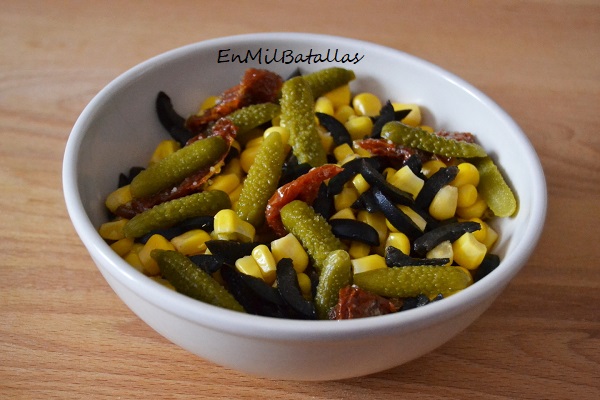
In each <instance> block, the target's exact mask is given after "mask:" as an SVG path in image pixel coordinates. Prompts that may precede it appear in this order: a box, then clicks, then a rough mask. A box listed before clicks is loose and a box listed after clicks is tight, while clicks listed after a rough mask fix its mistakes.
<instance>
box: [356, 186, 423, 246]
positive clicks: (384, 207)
mask: <svg viewBox="0 0 600 400" xmlns="http://www.w3.org/2000/svg"><path fill="white" fill-rule="evenodd" d="M369 192H370V193H371V195H372V196H373V202H374V203H375V204H377V209H378V210H380V211H381V212H382V213H383V215H385V217H386V218H387V219H388V221H389V222H390V223H391V224H392V226H393V227H395V228H396V229H398V231H400V232H403V233H404V234H405V235H406V236H408V238H409V239H411V240H414V239H415V238H417V237H419V236H421V235H422V233H423V232H421V229H420V228H419V227H418V226H417V225H416V224H415V223H414V222H413V220H412V219H411V218H410V217H409V216H408V215H406V214H405V213H404V212H403V211H402V210H400V209H399V208H398V207H396V205H395V204H394V203H393V202H391V201H390V199H388V198H387V196H386V195H385V194H384V193H383V192H382V191H381V190H380V189H379V188H377V187H371V188H370V189H369V190H367V191H366V192H365V193H369ZM365 193H363V194H365Z"/></svg>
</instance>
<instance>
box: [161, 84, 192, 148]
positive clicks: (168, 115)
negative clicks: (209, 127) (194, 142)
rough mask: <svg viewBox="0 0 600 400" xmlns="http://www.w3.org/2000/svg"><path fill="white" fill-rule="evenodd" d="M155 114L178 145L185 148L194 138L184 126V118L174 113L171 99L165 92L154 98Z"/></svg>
mask: <svg viewBox="0 0 600 400" xmlns="http://www.w3.org/2000/svg"><path fill="white" fill-rule="evenodd" d="M156 114H157V115H158V120H159V121H160V123H161V125H162V126H163V127H164V128H165V129H166V130H167V131H168V132H169V134H170V135H171V137H172V138H173V139H175V140H176V141H177V142H178V143H179V144H180V145H182V146H185V144H186V143H187V141H188V140H189V139H191V138H192V137H194V134H193V133H192V131H190V130H189V129H187V128H186V126H185V118H183V117H182V116H181V115H179V114H178V113H177V112H176V111H175V109H174V108H173V103H171V98H170V97H169V96H168V95H167V94H166V93H165V92H159V93H158V96H157V97H156Z"/></svg>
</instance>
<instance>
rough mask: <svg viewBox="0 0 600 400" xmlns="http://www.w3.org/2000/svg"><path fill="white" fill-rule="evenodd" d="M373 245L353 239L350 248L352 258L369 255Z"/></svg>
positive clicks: (349, 252)
mask: <svg viewBox="0 0 600 400" xmlns="http://www.w3.org/2000/svg"><path fill="white" fill-rule="evenodd" d="M370 252H371V246H370V245H368V244H367V243H364V242H358V241H356V240H353V241H352V242H351V243H350V247H349V248H348V254H350V257H351V258H362V257H366V256H368V255H369V253H370Z"/></svg>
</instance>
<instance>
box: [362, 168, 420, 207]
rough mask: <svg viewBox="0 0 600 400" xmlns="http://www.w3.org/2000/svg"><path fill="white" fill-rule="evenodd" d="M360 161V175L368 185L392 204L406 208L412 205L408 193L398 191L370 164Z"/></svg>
mask: <svg viewBox="0 0 600 400" xmlns="http://www.w3.org/2000/svg"><path fill="white" fill-rule="evenodd" d="M360 160H361V161H362V163H361V165H360V166H361V167H360V173H361V175H362V176H363V178H365V181H367V183H368V184H369V185H371V186H374V187H376V188H377V189H378V190H379V191H380V192H381V193H383V194H384V195H385V196H386V197H388V198H389V200H391V201H392V202H393V203H396V204H403V205H407V206H410V205H412V204H413V203H414V200H413V197H412V195H411V194H410V193H408V192H405V191H404V190H400V189H398V188H397V187H396V186H394V185H392V184H390V183H389V182H388V181H386V180H385V178H384V176H383V175H382V174H381V173H380V172H379V171H378V170H377V169H376V168H375V167H373V165H372V164H371V163H369V162H366V161H365V160H366V159H364V158H362V159H360Z"/></svg>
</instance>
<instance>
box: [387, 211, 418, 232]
mask: <svg viewBox="0 0 600 400" xmlns="http://www.w3.org/2000/svg"><path fill="white" fill-rule="evenodd" d="M398 208H399V209H400V210H401V211H402V212H403V213H404V214H406V215H408V217H409V218H410V219H412V221H413V222H414V223H415V225H417V226H418V227H419V229H420V230H421V231H425V227H426V226H427V221H425V219H424V218H423V217H422V216H421V215H419V214H418V213H417V212H416V211H415V210H413V209H412V208H410V207H408V206H404V205H399V206H398ZM390 230H391V229H390Z"/></svg>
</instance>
